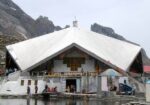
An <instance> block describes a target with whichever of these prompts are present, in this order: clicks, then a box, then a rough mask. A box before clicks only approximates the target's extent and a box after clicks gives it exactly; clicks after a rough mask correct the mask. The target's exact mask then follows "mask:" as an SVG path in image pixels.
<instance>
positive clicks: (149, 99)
mask: <svg viewBox="0 0 150 105" xmlns="http://www.w3.org/2000/svg"><path fill="white" fill-rule="evenodd" d="M145 93H146V101H147V102H150V79H149V80H147V82H146V92H145Z"/></svg>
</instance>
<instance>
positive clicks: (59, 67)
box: [52, 60, 95, 72]
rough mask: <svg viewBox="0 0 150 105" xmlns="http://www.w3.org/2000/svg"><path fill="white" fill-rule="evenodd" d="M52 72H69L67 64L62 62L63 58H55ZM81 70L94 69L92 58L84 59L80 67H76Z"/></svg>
mask: <svg viewBox="0 0 150 105" xmlns="http://www.w3.org/2000/svg"><path fill="white" fill-rule="evenodd" d="M52 70H53V71H54V72H70V68H69V67H67V64H63V60H55V61H54V68H53V69H52ZM81 70H83V71H84V72H87V71H95V64H94V60H86V61H85V64H82V65H81V67H79V68H78V71H81Z"/></svg>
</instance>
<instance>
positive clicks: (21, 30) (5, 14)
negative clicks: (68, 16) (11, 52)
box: [0, 0, 61, 38]
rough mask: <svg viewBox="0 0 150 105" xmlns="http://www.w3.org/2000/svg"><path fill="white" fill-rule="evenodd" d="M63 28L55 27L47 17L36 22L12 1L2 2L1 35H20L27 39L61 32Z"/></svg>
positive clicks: (0, 0)
mask: <svg viewBox="0 0 150 105" xmlns="http://www.w3.org/2000/svg"><path fill="white" fill-rule="evenodd" d="M59 29H61V27H58V26H54V24H53V22H52V21H50V20H48V18H47V17H43V16H40V17H39V18H38V19H36V20H34V19H33V18H31V17H30V16H29V15H27V14H26V13H25V12H24V11H23V10H21V8H20V7H18V6H17V5H16V4H15V3H14V2H13V1H12V0H0V34H1V35H15V34H19V35H22V36H23V37H25V38H32V37H36V36H38V35H42V34H46V33H50V32H53V31H54V30H59Z"/></svg>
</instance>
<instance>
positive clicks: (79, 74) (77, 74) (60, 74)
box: [47, 72, 98, 77]
mask: <svg viewBox="0 0 150 105" xmlns="http://www.w3.org/2000/svg"><path fill="white" fill-rule="evenodd" d="M97 75H98V73H97V72H52V73H48V75H47V77H82V76H97Z"/></svg>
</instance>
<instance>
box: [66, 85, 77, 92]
mask: <svg viewBox="0 0 150 105" xmlns="http://www.w3.org/2000/svg"><path fill="white" fill-rule="evenodd" d="M75 91H76V89H75V86H74V85H70V86H67V88H66V92H68V93H69V92H71V93H73V92H75Z"/></svg>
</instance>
